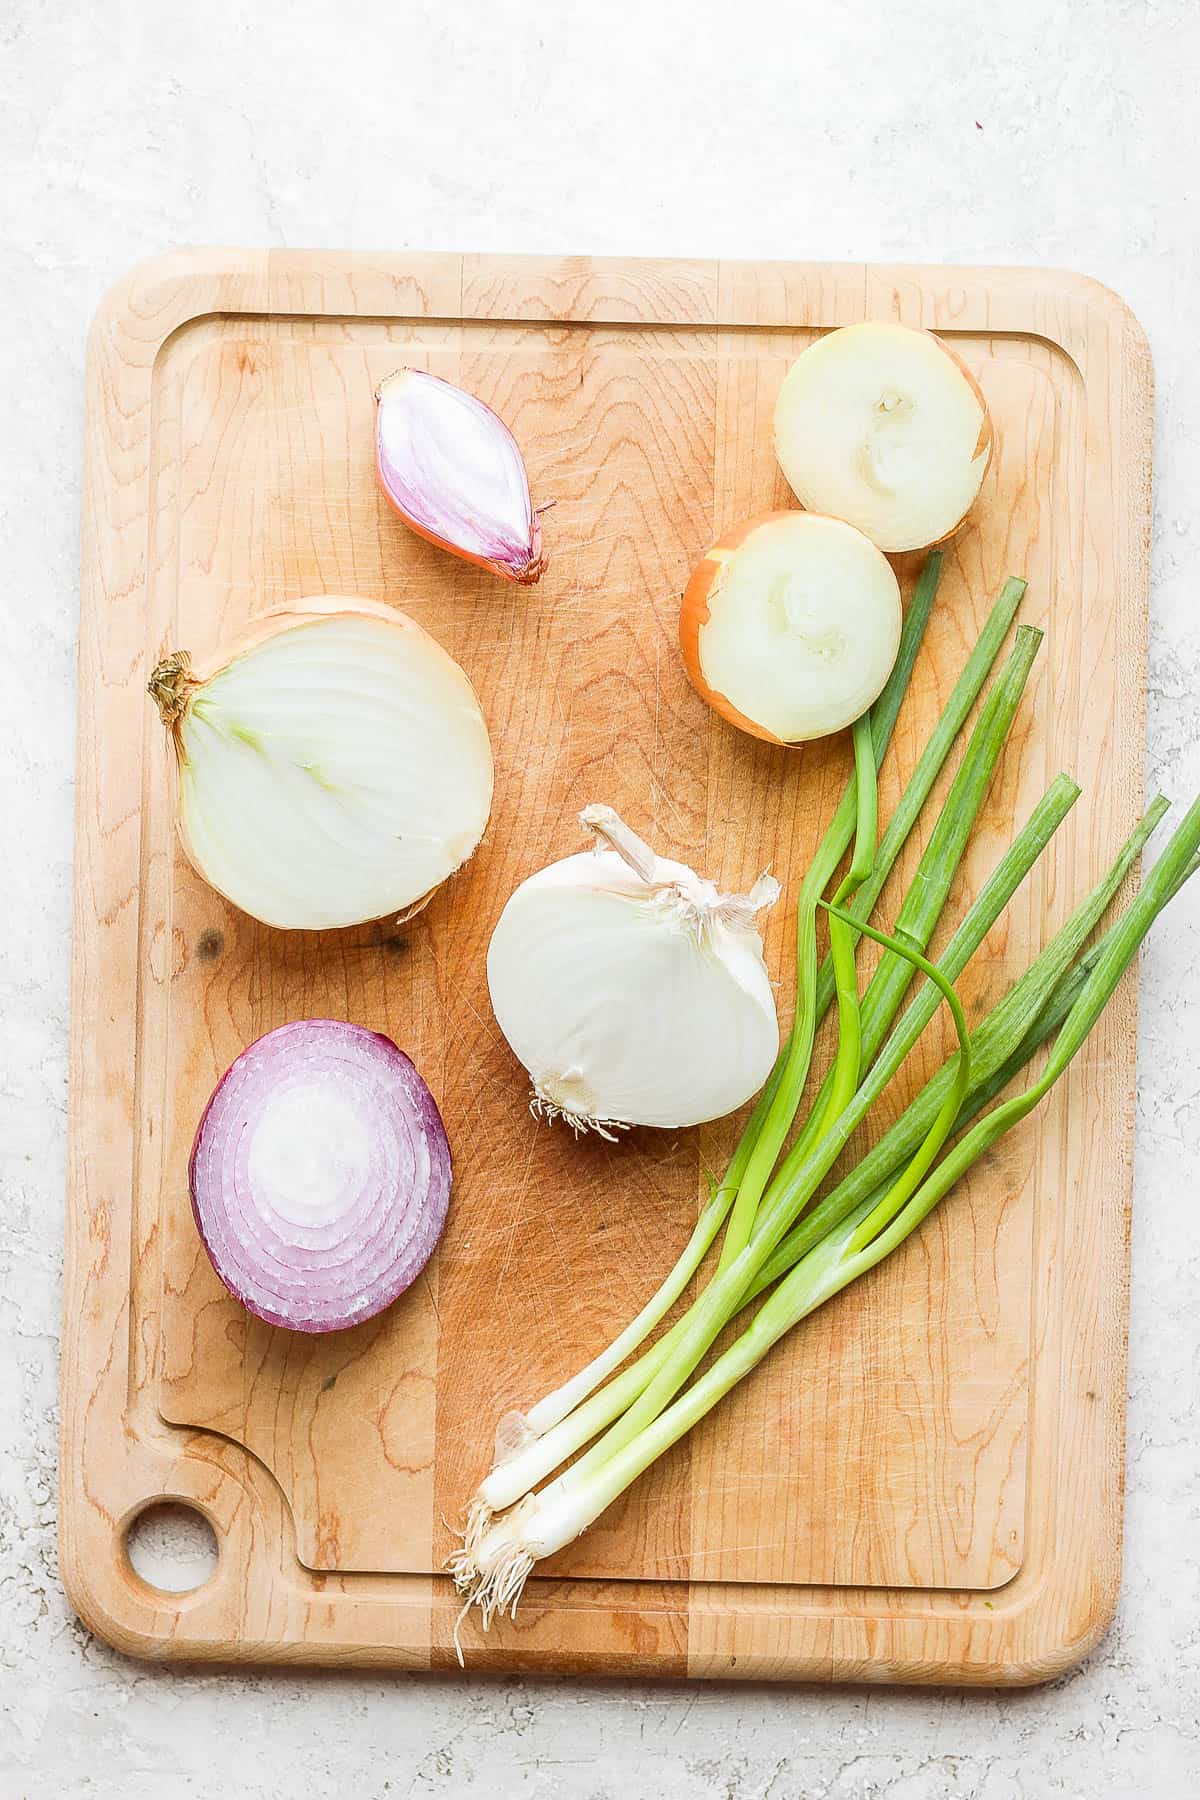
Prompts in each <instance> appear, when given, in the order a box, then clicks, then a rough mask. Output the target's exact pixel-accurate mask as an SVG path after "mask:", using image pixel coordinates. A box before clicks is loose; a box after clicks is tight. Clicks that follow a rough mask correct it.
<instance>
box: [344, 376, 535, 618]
mask: <svg viewBox="0 0 1200 1800" xmlns="http://www.w3.org/2000/svg"><path fill="white" fill-rule="evenodd" d="M375 399H376V413H375V458H376V465H377V468H378V471H379V481H380V485H381V486H382V488H383V491H384V493H385V495H386V496H387V498H388V500H389V501H390V503H391V505H392V506H393V507H394V508H395V510H396V511H397V512H398V513H399V514H400V517H401V518H402V519H403V520H404V521H405V523H406V524H407V525H410V526H411V527H412V529H413V530H414V531H415V532H417V533H419V535H420V536H421V537H423V538H426V539H428V541H429V542H430V543H431V544H437V545H438V546H439V547H440V548H441V549H443V550H449V551H450V552H451V553H452V554H453V555H455V556H461V557H463V558H465V560H466V561H467V562H471V563H474V564H476V566H477V567H478V568H481V569H490V570H491V572H492V573H493V574H495V575H503V576H504V577H505V578H506V579H507V580H509V581H516V582H520V583H521V584H522V585H528V584H529V583H531V582H535V581H537V580H539V579H540V577H541V575H542V573H543V571H544V570H545V567H546V560H547V559H546V557H545V555H544V553H543V551H542V523H541V519H540V518H539V517H538V515H537V513H536V512H535V511H534V509H533V503H532V501H531V499H530V496H529V478H528V476H527V475H526V473H525V464H524V461H523V460H522V457H521V452H520V450H519V449H518V447H517V442H516V439H515V438H514V437H513V434H512V432H511V431H510V430H509V429H508V426H507V425H506V424H505V423H504V421H503V419H501V418H500V417H499V416H498V415H497V414H496V413H494V412H493V411H492V409H491V407H490V406H486V405H485V404H484V402H483V401H482V400H479V399H477V398H476V396H475V395H474V394H468V393H467V392H466V390H465V389H464V388H460V387H456V386H455V385H454V383H453V382H452V381H444V380H443V379H442V377H441V376H440V375H430V374H429V373H428V372H427V371H426V370H424V369H398V370H397V371H396V373H395V374H394V375H389V376H388V378H387V379H386V381H383V382H381V383H380V385H379V388H378V390H377V392H376V395H375Z"/></svg>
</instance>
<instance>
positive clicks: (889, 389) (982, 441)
mask: <svg viewBox="0 0 1200 1800" xmlns="http://www.w3.org/2000/svg"><path fill="white" fill-rule="evenodd" d="M775 453H776V455H777V456H778V458H779V466H780V468H781V469H782V470H783V472H784V474H785V476H786V477H787V479H788V482H789V484H790V486H791V488H792V490H793V492H794V493H795V495H796V498H797V499H798V500H799V501H800V503H801V505H802V506H806V507H808V508H810V509H811V510H812V511H813V512H822V513H829V514H831V515H832V516H833V517H834V518H837V519H846V520H848V521H849V523H850V524H851V525H856V526H857V527H858V529H859V530H860V531H863V532H865V533H866V535H867V536H868V537H869V538H870V539H871V541H872V542H873V543H876V544H878V545H879V548H880V549H881V550H891V551H899V550H919V549H921V548H922V547H923V546H925V545H927V544H936V543H939V542H940V541H941V540H942V539H943V538H945V537H949V536H950V534H951V533H952V532H953V531H956V530H957V529H958V527H959V525H961V523H962V521H963V519H964V518H965V517H966V515H967V513H968V512H969V511H970V509H971V507H972V506H973V504H974V502H975V497H976V495H977V494H978V493H979V489H980V485H981V484H982V481H983V478H984V476H985V475H986V473H987V469H988V464H989V462H990V461H991V455H992V422H991V417H990V415H989V413H988V409H987V402H986V400H985V399H984V397H983V394H982V392H981V391H980V388H979V384H978V382H977V381H976V380H975V377H974V376H973V375H972V374H971V372H970V370H969V369H967V367H966V366H965V364H963V363H962V362H961V361H960V360H959V358H958V357H957V356H956V355H955V354H954V352H953V351H952V350H951V349H950V348H949V347H948V346H947V345H946V344H944V343H943V342H942V340H941V338H939V337H935V336H934V334H933V332H931V331H915V330H913V328H912V327H911V326H908V325H895V324H864V325H846V326H843V327H842V328H841V329H840V330H838V331H831V332H829V333H827V335H826V336H825V337H822V338H818V339H817V341H816V343H815V344H811V345H810V346H809V348H808V349H807V350H805V351H804V353H803V354H802V355H801V356H799V357H797V359H796V361H795V362H794V363H793V364H792V366H791V368H790V369H789V371H788V374H787V377H786V379H785V381H784V383H783V386H782V388H781V389H780V392H779V399H778V400H777V402H776V405H775Z"/></svg>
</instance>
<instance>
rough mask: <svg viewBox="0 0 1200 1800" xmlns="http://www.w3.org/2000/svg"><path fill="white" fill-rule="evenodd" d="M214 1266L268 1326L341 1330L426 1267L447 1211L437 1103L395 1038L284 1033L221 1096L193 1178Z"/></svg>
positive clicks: (354, 1029)
mask: <svg viewBox="0 0 1200 1800" xmlns="http://www.w3.org/2000/svg"><path fill="white" fill-rule="evenodd" d="M188 1175H189V1181H190V1186H191V1195H192V1212H193V1215H194V1217H195V1220H196V1228H197V1230H198V1231H199V1233H200V1238H201V1241H202V1242H203V1244H204V1248H205V1250H206V1251H207V1252H208V1255H209V1258H210V1260H211V1262H212V1265H213V1268H214V1269H215V1270H216V1272H217V1274H218V1275H219V1276H220V1278H221V1280H222V1281H223V1282H224V1284H225V1286H226V1287H227V1288H228V1289H229V1292H230V1293H231V1294H232V1295H233V1296H234V1298H235V1299H237V1300H240V1301H241V1303H242V1305H243V1306H244V1307H245V1308H246V1309H247V1311H249V1312H252V1313H253V1314H254V1315H255V1316H256V1317H257V1318H260V1319H265V1320H266V1322H267V1323H268V1324H269V1325H280V1326H283V1327H285V1328H287V1329H288V1330H291V1331H308V1332H323V1331H341V1330H344V1329H345V1328H346V1327H347V1326H350V1325H359V1324H361V1323H362V1322H363V1320H364V1319H370V1318H373V1317H374V1315H375V1314H376V1313H378V1312H381V1311H382V1310H383V1308H384V1307H385V1306H389V1305H390V1304H391V1302H392V1301H393V1300H394V1299H396V1297H397V1295H399V1294H402V1293H403V1292H404V1290H405V1288H407V1287H408V1286H410V1284H411V1283H412V1282H413V1281H414V1280H415V1279H416V1277H417V1276H418V1275H419V1274H420V1272H421V1270H422V1269H423V1268H424V1267H425V1264H426V1263H427V1262H428V1260H429V1257H430V1255H431V1253H432V1251H433V1248H434V1245H435V1244H436V1243H437V1241H438V1238H439V1237H440V1236H441V1233H442V1228H443V1226H444V1225H445V1222H446V1211H447V1208H448V1206H449V1202H450V1147H449V1144H448V1143H447V1140H446V1132H445V1128H444V1126H443V1124H442V1119H441V1115H440V1113H439V1112H438V1109H437V1104H436V1102H435V1101H434V1098H433V1095H432V1094H431V1093H430V1091H429V1089H428V1087H427V1086H426V1085H425V1083H424V1081H423V1080H422V1079H421V1077H420V1075H419V1074H418V1073H417V1071H416V1069H415V1068H414V1067H413V1064H412V1063H411V1062H410V1060H409V1058H408V1057H407V1056H405V1054H404V1052H403V1051H402V1050H400V1049H398V1048H397V1046H396V1045H395V1044H394V1043H393V1042H392V1040H391V1039H390V1038H387V1037H384V1036H382V1035H381V1034H380V1033H379V1032H376V1031H366V1030H364V1029H363V1027H362V1026H359V1025H347V1024H343V1023H342V1022H341V1021H340V1020H337V1019H304V1020H301V1021H299V1022H298V1023H296V1024H292V1025H281V1026H280V1027H279V1028H278V1030H276V1031H270V1032H268V1033H267V1035H266V1036H265V1037H261V1038H259V1039H258V1040H257V1042H256V1043H253V1044H251V1045H250V1047H249V1049H247V1050H244V1051H243V1052H242V1054H241V1055H240V1056H239V1057H238V1058H237V1060H236V1061H235V1062H234V1063H232V1064H231V1065H230V1067H229V1069H228V1070H227V1072H226V1073H225V1074H224V1075H223V1076H222V1078H221V1080H220V1082H219V1083H218V1084H217V1088H216V1091H215V1092H214V1094H213V1096H212V1099H211V1100H210V1101H209V1103H208V1106H207V1107H206V1108H205V1111H204V1116H203V1117H202V1118H201V1120H200V1124H199V1127H198V1129H197V1131H196V1138H195V1143H194V1144H193V1147H192V1155H191V1162H190V1164H189V1168H188Z"/></svg>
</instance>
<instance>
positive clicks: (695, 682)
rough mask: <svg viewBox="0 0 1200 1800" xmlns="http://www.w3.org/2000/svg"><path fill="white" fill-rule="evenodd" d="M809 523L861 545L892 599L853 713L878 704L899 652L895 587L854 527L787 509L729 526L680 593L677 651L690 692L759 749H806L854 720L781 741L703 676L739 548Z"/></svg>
mask: <svg viewBox="0 0 1200 1800" xmlns="http://www.w3.org/2000/svg"><path fill="white" fill-rule="evenodd" d="M809 520H811V521H813V522H814V525H815V528H816V529H818V530H820V529H822V528H825V529H826V530H831V531H832V532H833V534H834V535H835V537H845V534H850V536H851V538H853V539H856V540H861V542H862V545H863V547H864V554H867V553H870V554H869V555H868V560H869V561H870V562H872V563H874V564H875V565H876V566H878V568H879V576H880V580H881V581H882V583H883V586H884V588H885V589H887V591H888V592H889V594H892V595H894V611H893V614H892V617H891V620H890V623H889V627H888V631H889V635H888V640H887V644H886V645H884V646H883V650H882V653H881V654H880V655H879V656H878V659H877V665H876V669H875V676H876V680H873V681H872V682H871V683H869V684H868V685H867V686H865V687H864V688H863V689H862V691H861V694H860V696H859V699H860V701H861V704H860V705H859V712H865V711H866V709H867V708H868V707H869V706H870V705H872V704H873V702H874V701H875V700H876V699H877V698H878V695H879V692H880V690H881V689H882V687H883V684H884V682H885V681H886V680H887V677H888V675H889V674H890V672H891V668H892V664H893V663H894V662H895V658H896V651H897V649H898V648H899V643H900V626H901V623H902V608H901V603H900V587H899V583H898V582H897V581H896V579H895V575H894V573H892V572H891V571H890V566H889V565H888V563H887V560H886V558H885V557H884V556H883V555H882V553H881V552H879V551H877V550H876V549H875V546H874V545H872V544H871V542H870V540H869V539H868V538H865V537H864V535H863V533H861V532H859V531H857V530H856V529H855V527H854V526H852V525H847V524H846V523H845V521H844V520H842V519H833V518H830V517H829V516H828V515H826V514H823V513H812V512H798V511H795V510H788V509H784V510H782V511H778V512H765V513H758V514H756V515H755V516H754V517H753V518H749V519H743V520H741V521H740V522H739V523H738V524H736V525H733V526H731V527H730V528H729V530H728V531H726V532H725V533H724V534H723V535H722V536H721V537H720V538H719V539H718V540H717V542H716V543H715V544H713V545H712V546H711V547H710V549H708V550H707V551H706V552H705V554H704V555H703V556H702V557H701V559H700V561H699V562H698V563H697V564H696V567H695V568H694V569H693V571H692V574H691V577H690V579H689V581H688V584H687V587H686V588H685V589H684V594H683V600H682V602H681V604H680V608H679V648H680V651H681V654H682V656H683V664H684V668H685V670H686V671H687V675H688V679H689V681H690V682H691V684H692V686H693V687H694V688H695V690H696V692H697V693H698V694H699V695H700V697H701V698H702V699H703V700H705V701H707V703H708V705H709V706H711V707H712V709H713V711H714V712H716V713H717V714H718V715H719V716H720V717H721V718H722V719H724V720H726V721H727V723H728V724H730V725H735V726H736V727H737V728H738V730H739V731H744V732H747V733H748V734H749V735H750V736H751V737H755V738H758V739H759V740H760V741H761V742H763V743H767V744H777V745H781V746H784V747H788V746H794V745H796V744H802V743H806V742H809V741H811V740H812V739H813V738H818V737H826V736H828V735H830V733H832V732H834V731H839V730H841V729H843V728H844V727H845V726H846V725H850V724H852V723H853V721H854V719H855V718H856V717H858V713H854V712H852V711H851V712H847V713H845V714H844V715H841V716H839V715H834V716H833V717H832V718H831V719H828V720H826V721H824V722H822V723H821V724H820V725H819V726H818V727H817V728H815V729H811V730H805V731H802V732H799V733H797V734H796V735H795V736H783V735H782V734H780V733H778V732H776V731H773V730H772V729H771V728H770V726H769V725H767V724H765V723H764V722H763V721H762V720H761V719H758V718H755V717H752V716H751V715H750V713H749V712H748V711H746V710H745V706H744V705H742V706H739V705H738V704H737V703H736V701H735V699H733V698H731V696H730V694H729V693H728V692H727V691H726V690H725V688H724V687H723V686H721V685H720V684H719V683H718V681H717V680H716V679H715V678H714V677H713V676H712V675H711V673H710V672H709V671H708V670H706V667H705V661H704V633H705V627H706V626H708V625H709V623H710V622H711V619H712V614H713V606H714V604H715V602H716V600H717V598H718V596H719V594H720V591H721V585H722V583H723V582H724V581H725V580H726V578H727V576H728V574H729V571H730V568H731V565H732V564H733V563H734V561H735V559H736V557H737V555H738V553H739V551H741V550H743V549H744V548H745V546H746V545H747V544H748V543H749V540H750V539H751V538H753V537H754V536H755V535H756V534H757V533H759V532H763V531H766V532H770V531H771V530H772V528H773V527H776V526H781V527H782V528H783V529H784V530H785V531H789V532H790V531H797V532H805V531H806V530H807V526H806V524H805V523H804V522H805V521H809ZM847 541H849V539H847ZM884 571H888V574H889V575H890V586H889V582H888V576H887V575H885V573H884Z"/></svg>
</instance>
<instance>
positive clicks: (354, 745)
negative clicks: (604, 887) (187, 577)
mask: <svg viewBox="0 0 1200 1800" xmlns="http://www.w3.org/2000/svg"><path fill="white" fill-rule="evenodd" d="M149 687H150V693H151V695H152V696H153V698H154V700H155V702H156V704H157V706H158V709H159V712H160V714H161V716H162V719H163V723H164V724H165V725H166V726H167V728H168V730H169V732H170V735H171V738H172V741H173V743H174V747H175V751H176V756H177V760H178V766H179V800H178V825H179V835H180V839H181V842H182V844H183V848H184V850H185V852H186V854H187V856H188V858H189V860H190V861H191V863H192V864H193V866H194V867H195V869H196V870H197V872H198V873H199V874H200V875H202V876H203V877H204V879H205V880H206V881H207V882H208V883H209V884H210V885H211V886H212V887H214V888H215V889H216V890H217V892H218V893H221V894H223V895H224V896H225V898H226V899H227V900H230V901H232V903H233V904H234V905H235V906H238V907H240V908H241V910H242V911H243V912H246V913H249V914H250V915H251V917H253V918H255V919H260V920H262V921H263V923H264V924H267V925H274V926H278V927H279V928H281V929H283V930H310V931H319V930H327V929H330V928H333V927H337V926H344V925H357V924H362V923H365V922H366V921H368V920H371V919H378V918H382V917H384V916H385V915H387V914H395V913H399V912H403V911H414V910H416V908H417V907H418V906H419V905H421V904H422V903H423V902H424V901H425V900H426V899H427V898H428V896H429V894H430V893H431V891H432V890H433V889H434V888H436V887H437V886H439V885H440V883H441V882H443V881H445V880H446V878H447V876H449V875H451V874H453V873H454V871H455V870H456V869H457V868H459V867H460V866H461V864H462V863H464V862H465V861H466V860H467V858H468V857H469V856H470V855H471V853H472V852H473V851H474V849H475V847H476V845H477V844H478V842H479V840H480V838H481V837H482V836H483V831H484V827H485V826H486V824H487V821H488V815H489V812H490V810H491V801H492V752H491V745H490V743H489V741H488V732H487V726H486V725H485V723H484V719H483V714H482V712H481V711H480V707H479V702H478V700H477V699H476V696H475V691H474V689H473V688H472V686H471V684H470V682H469V681H468V680H467V677H466V675H465V674H464V673H463V671H462V669H461V668H460V667H459V665H458V664H457V663H456V662H455V661H454V659H453V658H452V657H451V656H449V655H448V654H447V653H446V651H445V650H443V649H442V647H441V646H440V644H438V643H436V642H435V641H434V639H433V638H431V637H430V635H429V633H428V632H426V631H424V630H422V628H421V627H420V626H419V625H418V624H417V623H416V621H415V620H413V619H410V618H408V617H407V616H406V615H405V614H404V613H400V612H396V611H395V610H394V609H393V608H391V607H388V606H382V605H379V604H378V603H377V602H373V601H370V600H361V599H352V598H349V597H342V596H324V597H321V598H315V599H306V600H301V601H298V602H297V603H296V605H295V606H294V607H289V608H288V609H286V610H285V611H283V612H279V613H274V614H271V615H270V616H268V617H266V618H264V619H261V620H259V621H258V622H257V624H256V625H254V626H253V627H252V628H251V630H250V631H249V633H248V634H247V636H246V637H245V639H244V640H243V641H242V642H241V643H240V644H239V645H238V646H237V647H236V648H234V647H231V648H230V649H229V650H227V651H225V652H224V653H223V654H221V655H220V656H219V657H218V658H217V659H216V661H215V663H214V665H213V667H212V668H211V670H209V671H207V672H202V671H200V670H198V669H196V668H195V667H193V665H192V661H191V658H190V657H189V656H188V655H187V653H186V652H177V653H175V654H173V655H171V656H168V657H166V658H164V660H163V661H162V662H161V663H159V665H158V667H157V668H156V669H155V671H154V674H153V675H152V677H151V680H150V684H149Z"/></svg>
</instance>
